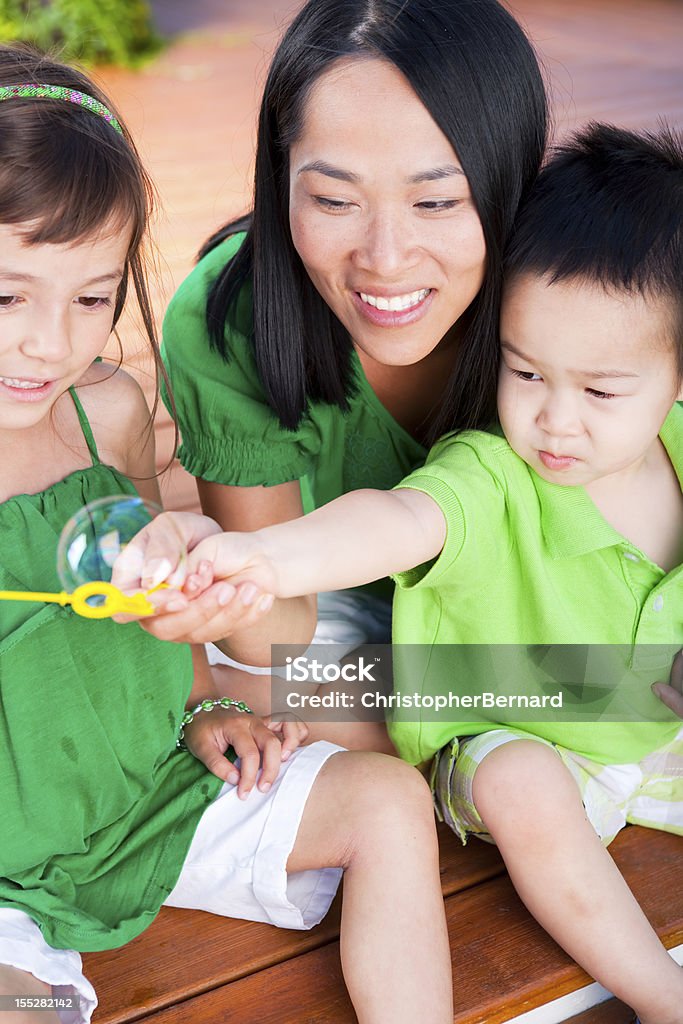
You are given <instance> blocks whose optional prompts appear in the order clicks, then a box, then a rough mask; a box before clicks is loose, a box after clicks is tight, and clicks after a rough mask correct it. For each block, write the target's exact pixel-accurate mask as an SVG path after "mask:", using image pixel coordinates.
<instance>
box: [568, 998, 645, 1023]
mask: <svg viewBox="0 0 683 1024" xmlns="http://www.w3.org/2000/svg"><path fill="white" fill-rule="evenodd" d="M565 1024H633V1010H631V1009H629V1007H628V1006H626V1005H625V1004H624V1003H622V1002H620V1001H619V1000H618V999H608V1000H607V1001H606V1002H604V1003H600V1004H599V1005H598V1006H593V1007H591V1009H590V1010H585V1011H584V1013H579V1014H577V1015H576V1017H570V1018H569V1020H567V1021H565Z"/></svg>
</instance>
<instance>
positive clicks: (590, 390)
mask: <svg viewBox="0 0 683 1024" xmlns="http://www.w3.org/2000/svg"><path fill="white" fill-rule="evenodd" d="M586 391H587V392H588V394H589V395H592V396H593V398H607V399H609V398H616V397H617V396H616V395H612V394H610V393H609V391H596V390H595V388H586Z"/></svg>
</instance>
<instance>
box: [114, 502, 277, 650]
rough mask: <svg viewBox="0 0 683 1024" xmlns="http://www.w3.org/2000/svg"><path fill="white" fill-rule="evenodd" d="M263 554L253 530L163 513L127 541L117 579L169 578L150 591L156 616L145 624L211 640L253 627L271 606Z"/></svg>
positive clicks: (121, 582) (128, 586)
mask: <svg viewBox="0 0 683 1024" xmlns="http://www.w3.org/2000/svg"><path fill="white" fill-rule="evenodd" d="M258 555H259V550H258V546H257V545H256V544H255V542H254V535H253V534H238V533H231V534H223V533H221V530H220V527H219V526H218V524H217V523H215V522H214V521H213V520H212V519H209V518H208V517H207V516H201V515H197V514H195V513H192V512H164V513H162V514H161V515H159V516H157V517H156V518H155V519H153V520H152V522H151V523H149V524H148V525H147V526H145V527H144V528H143V529H142V530H141V531H140V532H139V533H138V534H137V535H136V536H135V537H134V538H133V540H132V541H130V543H129V544H128V545H127V546H126V548H125V550H124V551H123V552H122V554H121V555H120V556H119V557H118V559H117V560H116V563H115V564H114V569H113V573H112V583H114V585H115V586H117V587H119V589H121V590H123V591H124V592H131V591H134V592H138V591H140V590H143V591H148V590H150V589H151V588H153V587H158V586H159V585H160V584H162V583H165V584H167V586H168V589H160V590H158V591H156V592H155V593H154V594H151V595H149V600H150V603H151V604H153V605H154V607H155V614H154V616H145V617H142V618H140V619H139V621H140V625H141V626H142V628H143V629H145V630H146V631H147V632H148V633H151V634H152V635H153V636H156V637H157V639H159V640H175V641H178V642H185V643H206V642H207V641H214V640H220V639H222V638H224V637H227V636H230V635H231V634H232V633H234V632H237V631H239V630H243V629H245V628H247V627H249V626H252V625H254V624H255V623H256V622H258V620H259V619H260V618H261V617H262V616H263V615H265V614H266V613H267V612H268V611H269V610H270V609H271V607H272V604H273V597H272V595H271V594H270V593H267V592H266V591H265V590H264V586H263V583H264V582H265V581H267V580H268V579H270V578H271V576H270V574H269V573H268V571H267V568H266V566H265V564H263V560H262V559H261V560H260V561H259V557H258ZM217 577H220V578H217ZM226 577H232V579H231V580H230V582H228V581H227V579H226ZM132 618H133V617H132V616H123V615H119V616H115V619H116V621H117V622H130V621H131V619H132Z"/></svg>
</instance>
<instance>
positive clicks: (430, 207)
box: [415, 199, 460, 213]
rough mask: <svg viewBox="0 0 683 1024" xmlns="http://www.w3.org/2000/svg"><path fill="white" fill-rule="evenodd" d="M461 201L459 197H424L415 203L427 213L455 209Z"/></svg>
mask: <svg viewBox="0 0 683 1024" xmlns="http://www.w3.org/2000/svg"><path fill="white" fill-rule="evenodd" d="M459 203H460V200H459V199H423V200H422V202H421V203H416V204H415V205H416V206H417V207H418V209H420V210H424V211H425V212H426V213H439V212H440V211H441V210H454V209H455V207H456V206H458V205H459Z"/></svg>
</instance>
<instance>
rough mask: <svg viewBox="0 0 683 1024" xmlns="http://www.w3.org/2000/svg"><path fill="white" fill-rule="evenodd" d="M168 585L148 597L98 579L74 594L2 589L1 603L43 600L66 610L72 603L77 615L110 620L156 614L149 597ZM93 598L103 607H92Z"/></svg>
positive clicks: (97, 605) (146, 592) (84, 585)
mask: <svg viewBox="0 0 683 1024" xmlns="http://www.w3.org/2000/svg"><path fill="white" fill-rule="evenodd" d="M167 585H168V584H166V583H160V584H159V586H158V587H153V588H152V590H146V591H145V593H144V594H142V593H141V594H124V593H123V592H122V591H121V590H119V588H118V587H115V586H114V584H113V583H105V582H104V581H103V580H94V581H93V582H92V583H82V584H81V586H80V587H76V589H75V590H74V592H73V593H72V594H67V592H66V591H65V590H62V591H61V593H59V594H50V593H41V592H40V591H33V590H0V601H41V602H45V603H50V604H58V605H61V606H62V608H63V607H64V606H65V605H67V604H70V605H71V607H72V608H73V610H74V611H75V612H76V614H77V615H82V616H83V618H85V619H108V618H109V617H110V616H112V615H153V614H154V611H155V608H154V605H153V604H152V603H151V602H150V601H148V600H147V596H146V595H147V594H153V593H154V591H155V590H159V589H160V588H161V587H166V586H167ZM93 597H102V598H104V601H102V603H101V604H90V603H89V600H90V598H93Z"/></svg>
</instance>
